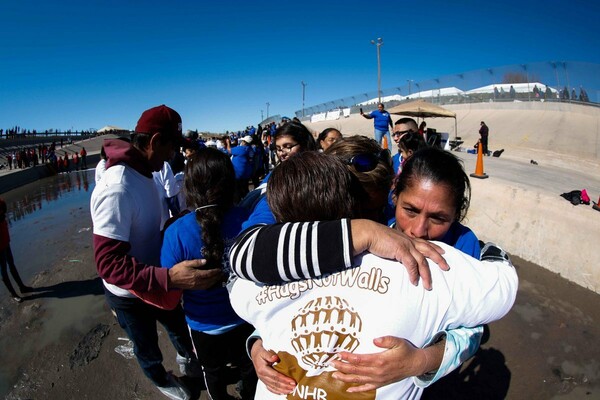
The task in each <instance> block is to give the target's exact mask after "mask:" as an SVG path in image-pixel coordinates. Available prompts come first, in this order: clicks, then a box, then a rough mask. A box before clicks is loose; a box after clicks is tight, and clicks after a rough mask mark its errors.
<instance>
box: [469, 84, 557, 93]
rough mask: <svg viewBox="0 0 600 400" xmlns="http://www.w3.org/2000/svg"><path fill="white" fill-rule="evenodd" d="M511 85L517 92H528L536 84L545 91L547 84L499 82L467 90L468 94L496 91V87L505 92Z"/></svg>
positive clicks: (555, 91) (553, 90)
mask: <svg viewBox="0 0 600 400" xmlns="http://www.w3.org/2000/svg"><path fill="white" fill-rule="evenodd" d="M511 86H512V87H513V89H515V93H528V92H532V91H533V88H534V87H535V86H537V88H538V89H539V90H540V91H541V92H545V91H546V86H547V85H545V84H543V83H540V82H529V83H498V84H493V85H487V86H482V87H479V88H475V89H471V90H468V91H467V92H466V94H481V93H494V88H496V89H498V90H499V91H501V90H502V89H504V92H506V93H509V92H510V87H511ZM548 87H549V86H548ZM550 90H551V91H552V93H558V91H557V90H556V89H554V88H550Z"/></svg>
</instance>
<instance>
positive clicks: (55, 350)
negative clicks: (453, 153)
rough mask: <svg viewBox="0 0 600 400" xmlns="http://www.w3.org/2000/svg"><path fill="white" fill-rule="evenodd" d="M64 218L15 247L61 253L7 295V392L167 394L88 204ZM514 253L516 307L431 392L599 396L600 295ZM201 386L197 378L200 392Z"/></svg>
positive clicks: (0, 314)
mask: <svg viewBox="0 0 600 400" xmlns="http://www.w3.org/2000/svg"><path fill="white" fill-rule="evenodd" d="M63 220H64V221H63V222H64V224H63V225H64V227H65V232H64V233H63V234H61V235H54V236H53V237H52V238H51V239H48V240H47V241H45V242H43V243H31V246H30V249H31V253H30V254H28V255H15V257H16V260H17V265H19V263H20V262H21V263H22V262H24V258H25V259H26V258H27V257H44V254H45V250H44V249H45V248H54V249H56V248H58V249H60V251H59V252H58V253H59V254H61V256H60V257H59V259H57V260H53V261H49V262H48V268H47V270H46V271H44V272H43V273H41V274H39V275H37V276H36V277H35V278H34V279H33V280H32V281H31V282H29V283H30V284H31V285H32V286H35V287H37V288H39V289H43V290H41V291H39V292H37V293H34V294H32V295H30V296H29V297H28V298H27V299H26V301H24V302H23V303H22V304H18V305H17V304H15V303H13V302H12V301H11V300H10V299H8V298H6V297H5V298H3V299H2V301H1V303H0V341H3V342H4V343H3V344H6V341H8V342H9V343H10V346H9V347H8V351H6V352H5V354H2V355H1V359H2V362H1V363H0V364H1V367H0V368H1V369H2V370H1V372H2V374H3V376H4V377H5V380H6V381H7V382H8V383H9V384H10V385H9V386H8V387H5V388H4V392H3V393H2V392H0V394H1V395H6V398H7V399H48V400H52V399H57V400H58V399H61V400H64V399H90V400H104V399H157V400H160V399H164V398H165V397H163V395H162V394H160V393H159V392H158V391H157V390H156V389H155V388H154V387H153V386H152V385H151V384H150V382H149V381H148V380H147V379H146V378H145V377H144V376H143V374H142V372H141V370H140V368H139V367H138V365H137V363H136V361H135V360H134V359H126V358H125V357H123V356H122V355H120V354H118V353H117V352H115V348H116V347H117V346H119V345H122V344H124V343H125V341H124V340H120V339H119V338H123V337H125V334H124V332H123V331H122V330H121V329H120V327H119V326H118V325H117V324H116V321H115V320H114V318H113V317H112V315H111V313H110V312H109V310H108V308H107V307H106V305H105V303H104V297H103V295H102V288H101V283H100V281H99V279H97V277H96V273H95V268H94V262H93V254H92V248H91V230H90V229H89V228H90V227H91V221H90V216H89V211H88V210H87V208H85V207H82V208H77V209H73V210H71V211H70V213H69V215H68V216H65V217H64V218H63ZM514 261H515V264H516V265H517V268H518V271H519V276H520V289H519V294H518V297H517V301H516V304H515V306H514V308H513V310H512V311H511V312H510V313H509V315H508V316H506V317H505V318H504V319H503V320H501V321H499V322H496V323H493V324H491V325H490V326H489V328H490V329H489V330H490V336H489V339H487V342H486V343H485V344H484V345H482V347H481V349H480V351H479V353H478V354H477V355H476V357H475V358H474V359H472V360H471V361H470V362H469V363H467V364H466V365H464V366H463V367H462V368H461V370H460V371H459V373H456V374H453V375H452V376H449V377H447V378H446V379H445V382H441V384H440V385H438V387H437V388H435V390H433V391H430V392H429V393H428V394H427V396H426V398H430V399H431V398H436V399H442V398H443V399H448V398H456V399H458V398H462V399H502V398H507V399H563V398H564V399H582V398H584V399H600V383H599V382H600V345H598V340H599V339H600V323H599V322H600V296H599V295H597V294H595V293H593V292H591V291H588V290H585V289H582V288H581V287H579V286H577V285H574V284H571V283H569V282H567V281H566V280H564V279H562V278H561V277H560V276H558V275H556V274H553V273H550V272H548V271H546V270H544V269H543V268H540V267H538V266H536V265H532V264H530V263H527V262H524V261H521V260H514ZM62 320H64V321H65V322H63V323H61V321H62ZM50 326H52V328H49V327H50ZM161 340H162V348H163V353H164V355H165V358H166V359H165V364H166V365H167V367H168V368H170V369H175V367H176V366H175V362H174V358H175V353H174V350H173V348H172V346H170V344H169V343H168V342H167V340H166V335H165V334H164V333H163V334H162V335H161ZM2 347H3V348H6V347H5V346H2ZM199 394H200V393H199V387H198V386H197V387H196V394H195V395H196V398H198V396H199ZM200 398H202V399H204V398H206V395H205V392H203V394H202V397H200Z"/></svg>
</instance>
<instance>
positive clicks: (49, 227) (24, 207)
mask: <svg viewBox="0 0 600 400" xmlns="http://www.w3.org/2000/svg"><path fill="white" fill-rule="evenodd" d="M94 185H95V182H94V170H93V169H92V170H87V171H79V172H71V173H65V174H59V175H56V176H53V177H49V178H45V179H42V180H39V181H36V182H33V183H31V184H28V185H25V186H23V187H20V188H18V189H15V190H12V191H10V192H6V193H4V194H2V195H1V197H2V198H4V200H5V201H6V203H7V206H8V210H9V212H8V215H7V218H8V221H9V226H10V228H9V230H10V236H11V249H12V252H13V255H14V258H15V264H16V266H17V270H18V271H19V274H20V275H21V278H22V279H23V281H24V282H25V283H26V284H30V283H31V282H32V279H33V278H34V276H35V275H37V274H39V273H41V272H42V271H46V270H48V269H49V268H51V267H52V266H53V265H55V263H56V262H58V261H60V260H62V259H63V258H64V257H65V254H68V253H69V250H70V247H71V246H70V244H71V243H69V240H70V238H69V237H66V238H65V232H66V231H67V229H66V227H65V224H72V223H73V215H76V216H77V215H78V216H79V218H82V221H81V222H82V223H83V227H79V228H78V231H76V233H78V234H80V235H83V234H88V232H89V231H90V230H91V221H90V220H89V211H88V210H89V201H90V197H91V194H92V191H93V189H94ZM83 218H85V221H83ZM90 245H91V243H90ZM65 261H66V262H67V263H69V265H73V267H75V268H76V267H77V266H78V265H80V263H81V260H76V259H67V260H65ZM0 286H2V289H0V296H2V297H3V300H6V297H7V296H8V292H7V291H6V289H5V288H4V285H0ZM97 286H98V285H97V282H93V281H83V282H81V281H78V282H61V283H59V284H57V285H53V286H50V287H48V288H47V289H48V290H49V292H46V293H51V294H49V295H46V294H44V292H41V293H34V294H33V295H30V296H32V298H35V297H36V296H40V297H44V298H45V300H44V306H43V312H42V314H41V316H42V317H41V318H40V320H36V321H34V322H33V324H32V325H33V326H32V327H31V328H32V329H36V331H37V332H36V334H35V335H23V336H21V337H19V338H18V345H17V346H15V338H7V337H4V338H0V354H2V355H3V356H2V359H3V362H2V363H1V364H0V397H4V396H5V395H6V394H7V393H8V392H9V391H10V389H11V385H12V383H13V382H15V381H16V378H17V377H18V374H19V371H17V366H18V365H21V363H22V360H24V359H26V358H28V357H30V356H31V354H34V353H35V352H36V351H37V350H39V349H41V348H43V347H44V346H46V345H48V344H49V343H52V342H54V341H56V340H58V339H59V337H60V336H61V334H63V333H64V332H65V331H66V330H80V331H82V332H83V331H86V330H87V329H89V326H88V325H89V322H88V321H89V320H94V318H95V317H96V316H97V315H99V314H100V313H102V312H104V311H103V309H102V303H101V302H98V301H97V296H100V295H102V293H101V292H100V291H98V290H97V289H96V288H97ZM59 293H60V295H59ZM4 304H6V305H7V307H12V306H14V307H17V305H16V304H13V303H11V302H5V303H4ZM29 304H33V303H32V302H29V301H25V302H24V303H23V304H21V305H19V306H18V307H20V308H22V307H24V306H28V305H29ZM65 311H68V312H65ZM81 315H87V316H88V318H85V319H86V320H82V319H81ZM29 328H30V327H29V326H27V329H29ZM28 337H29V338H31V339H30V340H27V339H26V338H28ZM74 345H75V344H74Z"/></svg>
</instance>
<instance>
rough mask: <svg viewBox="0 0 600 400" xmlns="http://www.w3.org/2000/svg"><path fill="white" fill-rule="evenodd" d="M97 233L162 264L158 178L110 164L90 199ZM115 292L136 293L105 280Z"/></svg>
mask: <svg viewBox="0 0 600 400" xmlns="http://www.w3.org/2000/svg"><path fill="white" fill-rule="evenodd" d="M90 210H91V213H92V221H93V223H94V234H96V235H100V236H104V237H107V238H110V239H116V240H120V241H123V242H129V243H130V244H131V250H130V251H129V255H130V256H132V257H135V258H136V259H138V260H139V261H140V262H143V263H146V264H150V265H160V248H161V235H160V230H159V226H160V221H161V208H160V204H159V201H158V193H157V188H156V185H155V184H154V181H153V180H152V179H150V178H147V177H145V176H143V175H142V174H140V173H138V172H137V171H135V170H134V169H133V168H131V167H129V166H127V165H125V164H117V165H114V166H112V167H110V168H108V169H107V170H106V171H105V172H104V175H103V176H102V179H101V180H100V182H98V183H97V184H96V187H95V188H94V191H93V192H92V198H91V200H90ZM104 286H106V288H107V289H108V290H109V291H110V292H112V293H113V294H115V295H117V296H121V297H134V296H133V295H132V294H131V293H129V291H127V290H125V289H121V288H119V287H118V286H115V285H111V284H109V283H107V282H104Z"/></svg>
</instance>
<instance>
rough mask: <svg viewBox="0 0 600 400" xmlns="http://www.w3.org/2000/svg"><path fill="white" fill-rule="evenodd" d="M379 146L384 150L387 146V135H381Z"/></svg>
mask: <svg viewBox="0 0 600 400" xmlns="http://www.w3.org/2000/svg"><path fill="white" fill-rule="evenodd" d="M381 148H382V149H384V150H386V149H387V148H388V142H387V135H383V140H382V142H381Z"/></svg>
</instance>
